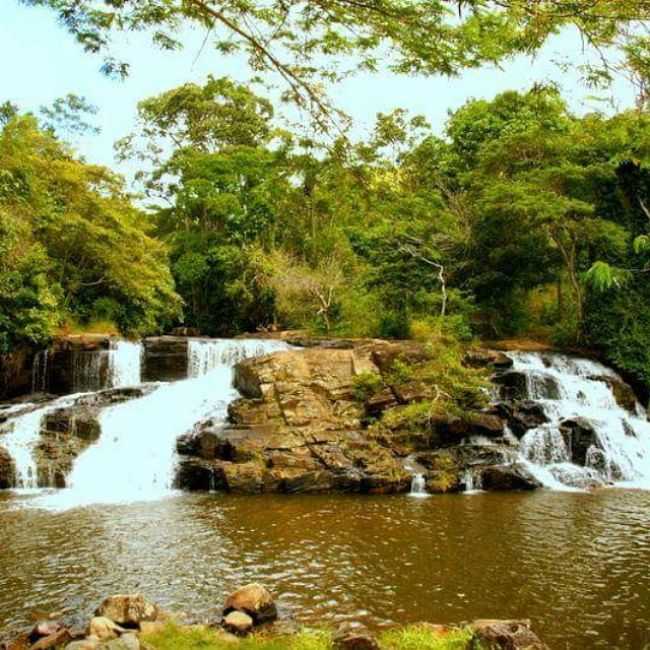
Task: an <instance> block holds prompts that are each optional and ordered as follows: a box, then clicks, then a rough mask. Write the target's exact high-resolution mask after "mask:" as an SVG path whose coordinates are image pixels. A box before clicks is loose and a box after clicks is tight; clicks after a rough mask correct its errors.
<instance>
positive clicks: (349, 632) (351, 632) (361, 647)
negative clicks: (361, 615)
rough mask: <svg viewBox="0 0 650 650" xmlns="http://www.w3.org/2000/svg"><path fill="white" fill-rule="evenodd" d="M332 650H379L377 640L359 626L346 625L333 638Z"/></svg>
mask: <svg viewBox="0 0 650 650" xmlns="http://www.w3.org/2000/svg"><path fill="white" fill-rule="evenodd" d="M333 646H334V650H379V643H377V639H375V637H374V636H373V635H372V634H370V632H369V631H368V630H367V629H366V628H365V627H363V626H362V625H359V624H349V623H348V624H346V625H343V626H341V627H340V628H339V630H338V632H337V633H336V634H335V635H334V638H333Z"/></svg>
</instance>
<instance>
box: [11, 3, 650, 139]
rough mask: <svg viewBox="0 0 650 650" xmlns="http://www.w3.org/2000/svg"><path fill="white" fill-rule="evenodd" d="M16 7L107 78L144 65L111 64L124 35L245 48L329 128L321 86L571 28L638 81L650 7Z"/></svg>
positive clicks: (465, 62)
mask: <svg viewBox="0 0 650 650" xmlns="http://www.w3.org/2000/svg"><path fill="white" fill-rule="evenodd" d="M17 1H18V2H21V3H23V4H26V5H32V6H44V7H48V8H50V9H52V10H53V11H54V12H55V13H56V15H57V16H58V18H59V20H60V21H61V23H62V24H63V25H64V26H65V27H66V28H67V29H68V30H69V32H70V33H71V34H73V35H74V36H75V38H76V39H77V40H78V41H79V43H80V44H81V45H82V46H83V47H84V49H85V50H86V51H88V52H92V53H97V54H100V55H101V56H103V70H104V72H106V73H107V74H111V75H117V76H125V75H127V74H128V72H129V67H130V66H131V65H137V61H136V62H132V61H124V60H121V59H120V58H116V57H115V52H114V51H113V50H112V47H111V43H112V38H113V37H114V36H115V35H116V34H117V33H119V32H124V31H126V32H128V31H146V32H148V33H149V34H150V35H151V38H152V40H153V42H154V43H155V44H156V45H157V46H159V47H161V48H162V49H166V50H175V49H178V48H181V47H182V46H183V43H182V39H181V38H179V36H178V35H179V33H181V34H182V33H183V32H182V28H183V27H184V26H194V27H199V28H201V29H203V30H205V33H206V44H208V43H209V44H211V46H212V47H214V48H215V49H216V50H217V52H219V53H220V54H233V53H237V52H243V53H245V54H246V55H247V57H248V63H249V66H250V68H251V71H252V72H253V73H254V74H255V75H257V74H263V73H269V72H272V73H274V74H275V75H276V76H278V77H279V78H280V79H281V81H282V83H283V84H284V94H283V99H285V100H286V101H291V102H294V103H296V104H298V105H299V106H300V107H302V108H304V109H307V110H309V111H310V112H311V113H312V114H313V115H314V117H315V118H316V122H317V124H318V125H319V126H320V127H322V128H328V127H329V126H331V125H332V123H333V121H334V120H335V118H336V115H337V113H336V111H335V110H334V108H333V107H332V106H331V104H330V102H329V101H328V99H327V95H326V92H325V90H324V87H325V85H326V84H327V83H328V82H332V81H335V80H338V79H340V78H342V77H343V76H345V75H346V74H350V73H352V72H354V71H355V70H369V71H375V70H378V69H379V68H380V67H384V66H387V67H388V68H389V69H391V70H393V71H395V72H399V73H406V74H414V73H420V74H445V75H455V74H457V73H458V72H460V71H461V70H463V69H465V68H473V67H478V66H480V65H483V64H485V63H496V62H499V61H502V60H503V59H505V58H507V57H508V56H511V55H515V54H519V53H527V54H531V53H534V52H535V51H537V50H538V49H539V48H540V47H541V46H542V45H543V44H544V43H545V41H546V40H547V39H548V37H549V36H550V35H552V34H554V33H557V32H558V31H559V30H560V29H561V28H563V27H565V26H567V25H572V26H574V27H575V28H577V29H578V30H579V31H580V33H581V34H582V37H583V40H584V42H585V44H587V45H588V46H589V47H590V48H593V49H595V50H596V51H597V52H599V53H601V54H603V53H604V52H605V51H606V50H607V48H609V47H610V46H616V47H617V48H619V49H620V51H621V52H623V54H624V60H625V62H626V69H627V71H628V72H630V74H632V75H633V76H634V77H635V80H637V81H641V80H643V79H645V77H646V76H647V71H648V70H649V69H650V47H649V46H648V40H647V39H646V38H645V37H644V35H645V32H644V29H643V28H644V26H643V24H642V23H643V21H645V20H647V19H648V18H650V0H310V1H309V2H305V1H301V0H17ZM600 61H601V64H599V65H598V66H591V67H589V68H587V69H585V70H584V72H585V76H586V77H587V78H588V81H589V82H590V83H592V84H603V83H606V82H607V81H609V80H610V79H611V76H612V74H613V72H615V71H616V70H615V68H616V66H617V65H620V59H619V60H617V62H615V63H610V62H609V61H608V60H607V57H606V56H603V57H602V58H601V59H600ZM342 62H346V63H347V67H346V66H345V65H344V64H343V63H342Z"/></svg>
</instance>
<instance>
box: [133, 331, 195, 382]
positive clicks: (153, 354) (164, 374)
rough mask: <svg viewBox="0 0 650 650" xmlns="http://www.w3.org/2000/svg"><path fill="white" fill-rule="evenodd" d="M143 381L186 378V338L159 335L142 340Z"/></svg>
mask: <svg viewBox="0 0 650 650" xmlns="http://www.w3.org/2000/svg"><path fill="white" fill-rule="evenodd" d="M142 344H143V348H144V353H143V359H142V379H143V381H177V380H179V379H186V378H187V376H188V370H187V358H188V354H187V348H188V345H189V343H188V339H187V338H186V337H179V336H159V337H152V338H146V339H144V340H143V341H142Z"/></svg>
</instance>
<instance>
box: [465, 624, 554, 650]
mask: <svg viewBox="0 0 650 650" xmlns="http://www.w3.org/2000/svg"><path fill="white" fill-rule="evenodd" d="M472 628H473V629H474V638H473V642H474V644H478V647H480V648H481V649H482V650H549V648H548V646H547V645H546V644H544V643H542V641H541V640H540V638H539V637H538V636H537V635H536V634H535V633H534V632H532V631H531V629H530V621H528V620H520V621H497V620H478V621H474V623H472Z"/></svg>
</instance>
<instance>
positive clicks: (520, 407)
mask: <svg viewBox="0 0 650 650" xmlns="http://www.w3.org/2000/svg"><path fill="white" fill-rule="evenodd" d="M494 409H495V411H496V412H497V413H499V415H501V417H503V418H505V419H506V420H507V421H508V426H509V427H510V430H511V431H512V433H513V434H514V435H515V436H517V438H522V437H523V436H524V435H525V434H526V432H527V431H528V430H529V429H535V428H537V427H539V426H541V425H542V424H546V422H548V417H547V416H546V413H545V412H544V407H543V406H542V405H541V404H540V403H539V402H535V401H533V400H518V401H515V402H513V403H511V404H506V403H503V402H501V403H499V404H496V405H495V407H494Z"/></svg>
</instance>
